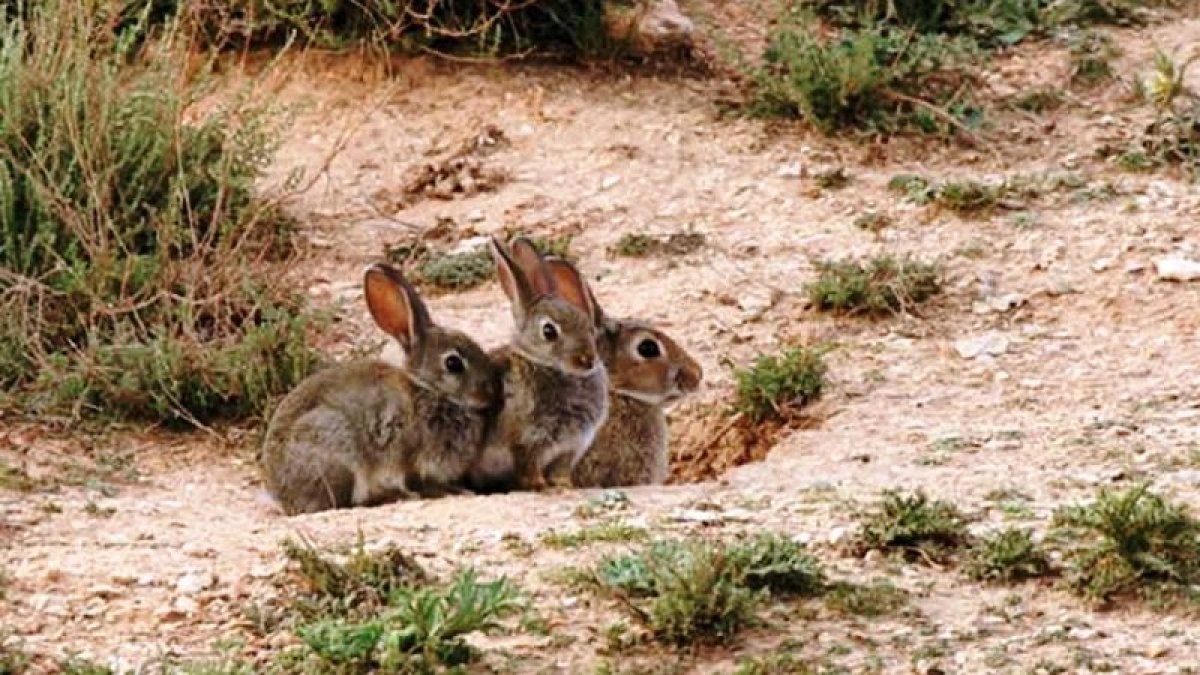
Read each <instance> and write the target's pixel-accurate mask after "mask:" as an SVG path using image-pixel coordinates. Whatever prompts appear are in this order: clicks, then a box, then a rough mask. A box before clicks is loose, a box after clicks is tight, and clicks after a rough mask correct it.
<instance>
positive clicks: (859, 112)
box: [751, 8, 971, 132]
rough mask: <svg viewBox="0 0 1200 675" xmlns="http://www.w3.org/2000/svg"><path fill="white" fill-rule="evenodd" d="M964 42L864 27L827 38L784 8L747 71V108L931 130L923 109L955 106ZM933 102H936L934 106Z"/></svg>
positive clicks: (834, 126)
mask: <svg viewBox="0 0 1200 675" xmlns="http://www.w3.org/2000/svg"><path fill="white" fill-rule="evenodd" d="M970 54H971V50H970V48H969V45H968V44H966V43H964V42H960V41H955V40H951V39H947V38H945V37H943V36H938V35H912V34H910V33H908V32H906V31H903V30H895V29H889V28H878V27H874V26H872V27H868V28H863V29H861V30H851V29H847V30H844V31H842V32H841V34H840V35H839V36H837V37H836V38H832V39H827V38H825V37H823V36H822V35H821V34H820V33H819V31H818V30H817V27H816V24H815V23H814V22H813V21H812V20H811V18H810V17H808V16H806V15H805V14H804V13H803V12H801V11H799V10H797V9H796V8H792V10H791V11H790V12H788V13H787V14H785V16H784V18H783V19H782V20H780V21H779V22H778V23H777V25H776V26H775V27H774V28H772V31H771V33H770V34H769V36H768V44H767V49H766V52H765V53H764V55H763V62H764V63H763V66H762V67H760V68H758V69H756V70H754V71H752V72H751V81H752V83H753V92H752V103H751V111H752V112H754V113H756V114H760V115H765V116H775V117H797V118H801V119H804V120H805V121H807V122H809V123H810V124H812V125H814V126H816V127H817V128H818V129H820V130H822V131H825V132H832V131H836V130H840V129H846V128H868V129H876V130H879V131H892V130H896V129H899V128H902V127H905V126H913V125H914V124H916V125H918V126H920V127H921V128H923V129H924V130H926V131H934V130H937V129H938V128H939V122H941V121H944V120H939V119H938V118H936V117H930V110H937V109H939V108H938V107H937V106H941V107H943V108H954V107H956V106H959V107H961V106H962V104H963V103H964V101H963V100H961V94H960V92H961V91H963V90H965V89H967V88H968V87H964V86H963V85H964V82H965V81H966V80H967V79H968V77H967V74H966V71H965V70H964V66H965V65H966V64H967V63H969V62H970ZM935 104H936V105H935Z"/></svg>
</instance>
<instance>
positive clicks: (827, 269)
mask: <svg viewBox="0 0 1200 675" xmlns="http://www.w3.org/2000/svg"><path fill="white" fill-rule="evenodd" d="M817 274H818V276H817V279H816V280H815V281H812V282H809V283H808V284H806V285H805V288H804V290H805V292H806V293H807V294H808V298H809V301H810V302H812V304H813V306H814V307H816V308H817V309H818V310H822V311H833V312H839V313H845V314H861V315H868V316H878V315H882V314H894V313H897V312H904V311H910V310H911V309H913V308H915V307H916V306H917V305H919V304H921V303H924V302H926V301H928V300H929V299H931V298H933V296H935V295H937V294H938V293H940V292H941V271H940V269H939V268H938V266H937V265H935V264H932V263H926V262H921V261H918V260H915V259H913V258H911V257H904V258H899V259H898V258H895V257H893V256H890V255H881V256H876V257H874V258H871V259H870V260H868V261H866V262H865V263H864V262H860V261H855V260H841V261H823V262H819V263H817Z"/></svg>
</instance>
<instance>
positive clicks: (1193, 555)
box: [1051, 484, 1200, 602]
mask: <svg viewBox="0 0 1200 675" xmlns="http://www.w3.org/2000/svg"><path fill="white" fill-rule="evenodd" d="M1054 526H1055V530H1054V531H1052V533H1051V534H1052V537H1053V541H1054V542H1055V543H1056V544H1058V545H1060V546H1062V547H1063V552H1064V558H1065V560H1066V563H1067V565H1068V569H1069V573H1068V576H1067V581H1068V584H1069V586H1070V588H1071V589H1072V590H1074V591H1075V592H1076V593H1078V594H1080V595H1082V596H1084V597H1086V598H1089V599H1091V600H1094V601H1097V602H1105V601H1108V600H1111V599H1114V598H1116V597H1118V596H1125V595H1134V596H1141V597H1142V598H1143V599H1148V598H1151V597H1152V596H1153V595H1154V594H1156V593H1160V592H1163V591H1168V592H1169V591H1174V590H1180V589H1186V588H1187V587H1189V586H1192V585H1195V584H1197V583H1200V521H1198V520H1197V519H1196V518H1195V517H1194V516H1192V515H1191V514H1190V513H1188V511H1187V510H1186V509H1185V508H1184V507H1183V506H1181V505H1178V504H1173V503H1171V502H1169V501H1167V500H1166V499H1164V498H1163V497H1161V496H1159V495H1157V494H1154V493H1153V492H1150V490H1149V487H1148V485H1145V484H1143V485H1139V486H1136V487H1133V488H1129V489H1127V490H1124V491H1113V490H1107V489H1102V490H1101V491H1100V494H1099V496H1098V497H1097V499H1096V501H1094V502H1093V503H1091V504H1088V505H1081V506H1071V507H1064V508H1062V509H1059V510H1058V511H1057V512H1056V513H1055V516H1054Z"/></svg>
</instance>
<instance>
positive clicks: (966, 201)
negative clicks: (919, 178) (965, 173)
mask: <svg viewBox="0 0 1200 675" xmlns="http://www.w3.org/2000/svg"><path fill="white" fill-rule="evenodd" d="M1003 192H1004V189H1003V187H1002V186H996V185H988V184H986V183H981V182H979V181H975V180H962V181H947V182H945V183H942V184H941V185H940V186H938V188H937V191H936V192H935V193H934V195H933V203H934V204H936V205H938V206H940V207H942V208H945V209H947V210H950V211H953V212H955V213H960V214H962V213H979V212H981V211H987V210H989V209H991V208H993V207H995V206H996V202H998V201H999V200H1000V198H1001V196H1002V195H1003Z"/></svg>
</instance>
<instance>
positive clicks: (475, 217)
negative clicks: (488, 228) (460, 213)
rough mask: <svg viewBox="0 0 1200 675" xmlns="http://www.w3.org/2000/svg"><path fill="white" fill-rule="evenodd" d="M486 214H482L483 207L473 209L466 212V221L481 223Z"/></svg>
mask: <svg viewBox="0 0 1200 675" xmlns="http://www.w3.org/2000/svg"><path fill="white" fill-rule="evenodd" d="M485 219H487V216H486V215H484V213H483V209H475V210H473V211H471V212H470V213H468V214H467V221H469V222H472V223H482V222H483V221H484V220H485Z"/></svg>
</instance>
